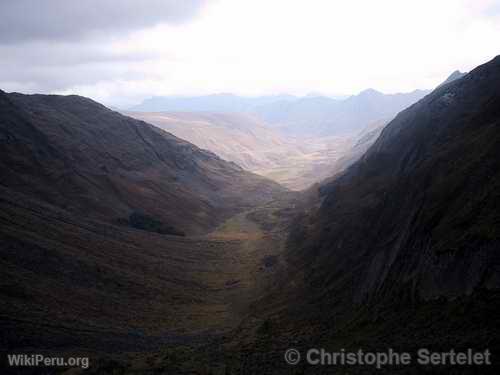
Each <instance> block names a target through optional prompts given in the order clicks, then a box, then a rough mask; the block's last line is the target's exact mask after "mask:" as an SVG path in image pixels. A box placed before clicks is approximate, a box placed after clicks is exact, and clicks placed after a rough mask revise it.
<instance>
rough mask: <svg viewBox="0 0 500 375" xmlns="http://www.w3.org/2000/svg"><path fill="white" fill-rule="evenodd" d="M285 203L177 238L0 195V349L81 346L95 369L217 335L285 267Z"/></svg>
mask: <svg viewBox="0 0 500 375" xmlns="http://www.w3.org/2000/svg"><path fill="white" fill-rule="evenodd" d="M291 200H293V194H292V198H291V199H289V198H285V199H284V200H283V201H276V202H273V203H270V204H268V205H266V206H264V207H260V208H257V209H253V210H250V211H247V212H243V213H240V214H238V215H236V216H234V217H232V218H231V219H229V220H227V221H226V222H225V223H224V224H222V225H220V226H219V227H218V228H217V229H216V230H215V231H213V232H212V233H210V234H209V235H206V236H197V237H185V238H183V237H175V236H162V235H157V234H154V233H148V232H143V231H137V230H132V229H128V228H120V227H116V226H110V225H106V224H102V223H96V222H91V221H89V222H86V221H84V220H81V219H80V218H75V217H73V216H70V215H69V214H67V213H66V212H65V211H62V210H57V209H55V208H53V207H51V206H47V205H42V204H40V203H35V202H33V201H29V200H24V197H22V196H9V194H4V195H3V198H2V200H1V201H0V205H1V210H0V223H1V226H0V228H1V230H0V242H1V245H2V246H3V248H4V249H5V251H3V253H2V259H1V263H0V266H1V268H2V273H3V275H4V277H3V278H2V280H3V281H2V285H1V290H2V295H3V296H4V297H5V298H2V301H1V302H0V303H1V309H0V311H2V316H1V317H0V318H1V319H0V322H1V323H0V324H1V328H2V331H3V332H4V334H3V343H2V352H7V353H8V352H28V353H31V352H32V353H39V352H43V353H53V354H54V353H55V354H59V355H61V354H62V352H64V353H65V354H66V355H69V354H73V355H80V356H81V355H82V354H88V355H90V356H91V358H94V363H97V366H96V368H97V369H99V370H96V371H100V369H102V366H107V365H106V363H108V362H109V361H110V360H111V361H117V362H116V365H117V366H120V365H119V364H121V363H134V364H135V365H134V366H138V368H139V369H147V368H149V367H151V363H150V362H151V361H152V360H153V359H151V358H155V356H156V355H160V354H149V355H146V353H162V352H164V351H165V350H166V351H167V352H169V351H173V352H174V353H175V354H174V355H173V357H174V358H176V356H177V357H178V356H179V355H181V356H182V353H183V350H187V351H190V350H195V349H196V348H197V347H200V346H204V345H213V344H214V343H217V342H220V340H226V339H227V337H228V335H231V334H232V333H233V332H235V330H237V328H238V326H239V325H240V324H241V323H242V321H244V320H245V319H248V318H249V316H250V315H251V311H252V305H255V304H258V301H259V299H260V298H262V296H264V295H265V294H266V293H267V292H268V291H269V290H271V289H272V288H273V286H274V285H275V284H276V278H277V277H278V276H277V275H279V274H281V273H282V272H280V271H284V269H285V267H286V263H285V262H284V260H283V249H284V239H285V237H286V231H285V227H284V226H283V222H286V220H287V219H288V218H290V217H291V213H290V211H289V209H288V208H287V207H289V206H290V205H291V203H290V201H291ZM21 254H22V255H21ZM260 323H262V322H260ZM260 323H258V324H260ZM198 352H199V351H198ZM202 352H203V351H202ZM122 353H129V354H127V355H124V354H122ZM131 353H137V354H131ZM141 353H143V354H141ZM168 357H169V361H171V360H172V356H170V355H169V356H168ZM143 360H147V361H148V363H149V364H145V363H143V364H141V363H142V361H143ZM169 361H165V360H162V361H160V362H161V363H160V364H159V365H158V366H160V367H161V366H163V365H164V363H169ZM113 363H115V362H113ZM186 363H189V361H187V362H186V361H184V360H175V361H174V366H178V365H180V364H186ZM153 367H155V366H153ZM72 371H74V370H72ZM179 371H181V369H179ZM71 373H73V372H71Z"/></svg>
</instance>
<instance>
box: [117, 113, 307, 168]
mask: <svg viewBox="0 0 500 375" xmlns="http://www.w3.org/2000/svg"><path fill="white" fill-rule="evenodd" d="M124 114H126V115H127V116H130V117H133V118H136V119H140V120H144V121H147V122H149V123H151V124H153V125H155V126H157V127H159V128H161V129H163V130H165V131H168V132H170V133H172V134H174V135H175V136H177V137H179V138H181V139H185V140H188V141H189V142H191V143H193V144H195V145H197V146H198V147H200V148H202V149H205V150H210V151H212V152H213V153H215V154H216V155H218V156H220V157H221V158H222V159H224V160H228V161H232V162H235V163H236V164H238V165H239V166H241V167H242V168H245V169H247V170H250V171H256V170H259V169H272V168H277V167H280V166H282V165H283V163H284V162H285V161H286V160H287V159H289V158H299V157H301V156H302V152H301V151H300V149H298V148H297V147H296V146H295V144H294V143H292V142H291V140H289V139H287V138H286V137H283V136H282V135H280V134H279V133H277V132H276V131H274V130H272V129H270V128H268V127H267V126H265V125H264V124H263V123H262V122H261V121H258V120H257V119H255V118H254V117H252V116H250V115H246V114H241V113H215V112H124Z"/></svg>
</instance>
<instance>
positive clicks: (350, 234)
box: [292, 58, 500, 302]
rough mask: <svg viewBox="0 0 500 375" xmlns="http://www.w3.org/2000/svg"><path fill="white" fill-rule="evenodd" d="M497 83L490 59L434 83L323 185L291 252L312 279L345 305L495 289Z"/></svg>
mask: <svg viewBox="0 0 500 375" xmlns="http://www.w3.org/2000/svg"><path fill="white" fill-rule="evenodd" d="M499 83H500V58H496V59H494V60H493V61H491V62H490V63H487V64H485V65H483V66H480V67H478V68H476V69H475V70H474V71H473V72H471V73H470V74H468V75H466V76H465V77H463V78H461V79H459V80H456V81H453V82H451V83H448V84H445V85H443V86H441V87H439V88H438V89H436V90H435V91H434V92H433V93H432V94H431V95H429V96H427V97H426V98H424V99H422V100H421V101H420V102H418V103H417V104H415V105H413V106H412V107H410V108H408V109H407V110H405V111H403V112H401V113H400V114H398V116H396V118H395V119H394V120H393V121H392V122H391V123H390V124H389V125H387V127H386V128H385V129H384V130H383V132H382V134H381V136H380V137H379V139H378V140H377V142H376V143H375V144H374V145H373V146H372V147H371V148H370V150H369V151H368V152H367V154H366V155H365V156H363V158H362V159H361V160H360V161H359V162H357V163H356V164H354V165H353V166H352V167H351V168H349V169H348V170H347V171H346V172H345V173H344V174H343V175H342V176H340V177H339V178H337V179H336V180H334V181H333V182H331V183H329V184H327V185H325V186H323V187H322V188H321V195H322V199H323V203H322V205H321V208H320V209H319V210H318V212H316V213H315V214H313V215H312V216H311V218H310V221H309V222H308V224H307V226H304V227H305V228H310V230H305V231H304V232H303V233H302V234H300V235H297V236H295V237H294V243H295V246H294V249H295V250H294V251H293V252H292V254H294V255H293V257H299V258H300V257H303V259H304V260H306V261H307V262H309V263H310V266H311V267H313V268H314V269H315V271H314V273H312V272H311V274H310V277H311V278H313V279H315V280H323V281H322V284H324V285H325V286H326V287H327V288H328V289H329V290H336V291H337V292H338V294H337V298H340V296H344V297H345V298H346V299H347V300H349V301H350V302H361V301H365V300H367V299H373V298H375V297H376V298H383V297H391V296H394V295H397V294H398V293H403V292H404V293H407V294H408V296H409V297H411V298H414V299H420V298H423V299H429V298H435V297H438V296H446V297H453V296H457V295H463V294H468V293H472V292H473V291H474V290H476V289H477V288H483V287H484V288H498V287H499V281H500V280H499V273H498V269H497V268H495V264H497V263H496V262H494V260H495V259H496V260H498V251H497V249H498V246H499V242H498V241H499V238H500V237H499V233H498V228H499V220H500V217H499V216H498V215H499V211H498V209H497V208H498V207H497V206H498V204H499V202H500V196H499V195H498V184H499V183H500V175H499V172H498V171H499V170H500V169H499V167H500V164H499V163H500V155H499V154H498V150H499V149H500V147H499V146H500V132H499V129H500V112H499V109H500V91H499V89H498V88H499V87H500V86H499ZM297 244H300V245H298V246H297ZM319 264H321V267H316V266H314V265H319ZM323 292H324V291H323Z"/></svg>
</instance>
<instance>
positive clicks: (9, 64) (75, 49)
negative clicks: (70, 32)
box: [0, 42, 158, 92]
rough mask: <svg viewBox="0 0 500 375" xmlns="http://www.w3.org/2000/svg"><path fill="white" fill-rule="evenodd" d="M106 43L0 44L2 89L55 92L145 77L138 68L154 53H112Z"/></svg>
mask: <svg viewBox="0 0 500 375" xmlns="http://www.w3.org/2000/svg"><path fill="white" fill-rule="evenodd" d="M106 47H107V46H106V44H103V45H100V44H95V43H45V42H36V43H23V44H21V45H12V44H9V45H0V56H2V59H0V88H2V89H4V90H6V89H7V90H9V89H10V90H18V91H22V90H23V89H24V88H26V87H29V91H37V92H53V91H56V90H64V89H66V88H69V87H72V86H75V85H81V84H87V85H88V84H94V83H97V82H100V81H103V80H113V79H127V80H140V79H144V78H146V75H145V73H142V72H141V70H140V69H139V70H138V69H135V70H134V66H135V65H137V64H138V65H141V64H142V63H143V62H145V61H148V60H153V59H155V58H157V57H158V56H157V55H156V54H154V53H122V52H113V51H112V50H110V49H109V48H106Z"/></svg>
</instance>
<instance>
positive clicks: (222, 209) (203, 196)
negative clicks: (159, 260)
mask: <svg viewBox="0 0 500 375" xmlns="http://www.w3.org/2000/svg"><path fill="white" fill-rule="evenodd" d="M0 137H1V138H0V142H1V146H2V147H1V148H0V171H1V175H2V181H1V184H2V186H3V187H6V188H8V189H12V190H13V191H16V192H20V193H24V194H27V195H28V196H30V197H33V198H36V199H39V200H41V201H44V202H47V203H50V204H53V205H55V206H58V207H60V208H64V209H66V210H68V211H70V212H72V213H74V214H76V215H81V216H84V217H87V216H90V217H93V218H98V219H100V220H105V221H107V222H113V223H123V224H126V223H127V221H129V218H130V215H131V214H133V213H136V212H137V213H138V215H139V218H143V219H144V221H146V223H145V225H146V226H147V224H148V223H149V224H151V223H152V224H153V226H154V225H156V223H158V222H160V223H163V224H161V225H164V226H165V228H167V229H168V228H176V229H177V230H178V231H183V232H187V233H198V232H203V231H207V230H208V229H210V228H213V227H214V226H215V225H216V224H217V223H219V222H221V221H223V220H224V219H225V218H227V217H229V216H231V215H233V214H235V213H237V212H239V211H242V210H244V209H247V208H249V207H252V206H255V205H257V204H260V203H263V202H265V201H267V200H269V199H271V198H272V197H273V196H274V194H277V193H280V192H282V191H283V190H284V189H283V188H282V187H280V186H279V185H277V184H276V183H274V182H271V181H269V180H266V179H264V178H262V177H259V176H257V175H254V174H251V173H249V172H246V171H243V170H242V169H241V168H240V167H239V166H237V165H235V164H233V163H229V162H226V161H224V160H222V159H220V158H219V157H217V156H216V155H214V154H212V153H210V152H208V151H204V150H201V149H199V148H197V147H196V146H194V145H192V144H190V143H188V142H186V141H183V140H181V139H179V138H176V137H175V136H173V135H171V134H169V133H167V132H165V131H162V130H160V129H158V128H156V127H154V126H152V125H149V124H147V123H145V122H142V121H138V120H135V119H131V118H129V117H126V116H123V115H121V114H119V113H117V112H113V111H111V110H109V109H107V108H106V107H104V106H102V105H100V104H98V103H95V102H93V101H91V100H90V99H86V98H82V97H77V96H67V97H63V96H44V95H21V94H6V93H3V92H0ZM166 231H167V232H168V230H166Z"/></svg>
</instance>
